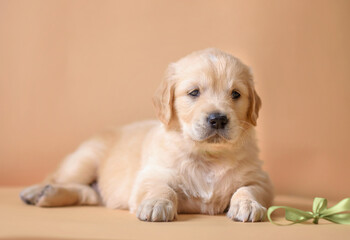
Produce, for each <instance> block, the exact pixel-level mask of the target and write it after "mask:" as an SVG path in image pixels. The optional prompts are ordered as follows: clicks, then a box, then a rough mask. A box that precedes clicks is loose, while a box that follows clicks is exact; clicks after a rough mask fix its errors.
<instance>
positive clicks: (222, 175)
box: [177, 164, 235, 203]
mask: <svg viewBox="0 0 350 240" xmlns="http://www.w3.org/2000/svg"><path fill="white" fill-rule="evenodd" d="M178 176H179V178H178V184H177V190H178V193H180V195H181V196H182V198H183V199H184V200H191V199H196V200H199V201H200V202H202V203H211V202H217V201H218V200H220V201H221V200H224V199H226V198H229V197H230V195H232V191H233V189H234V187H235V183H234V182H235V178H234V174H233V169H231V168H229V167H226V166H210V165H200V164H198V165H197V164H193V165H188V166H186V167H184V168H182V169H181V170H180V171H179V174H178Z"/></svg>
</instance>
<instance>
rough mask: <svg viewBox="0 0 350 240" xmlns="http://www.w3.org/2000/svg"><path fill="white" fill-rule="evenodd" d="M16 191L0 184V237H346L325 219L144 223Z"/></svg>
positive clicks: (346, 230)
mask: <svg viewBox="0 0 350 240" xmlns="http://www.w3.org/2000/svg"><path fill="white" fill-rule="evenodd" d="M19 190H20V189H18V188H17V189H16V188H11V189H5V188H0V213H1V214H0V239H7V238H17V239H30V238H32V239H40V238H42V239H51V238H52V239H151V238H152V239H191V240H192V239H231V240H232V239H252V238H254V239H284V240H288V239H337V240H342V239H348V238H349V237H350V226H346V225H337V224H333V223H328V222H325V221H322V222H321V223H320V224H319V225H313V224H298V225H293V226H286V227H279V226H275V225H273V224H271V223H269V222H263V223H238V222H232V221H231V220H229V219H228V218H227V217H225V216H206V215H180V216H179V218H178V220H177V221H175V222H172V223H149V222H141V221H139V220H137V219H136V217H135V216H134V215H132V214H130V213H129V212H127V211H121V210H111V209H106V208H103V207H66V208H37V207H33V206H28V205H25V204H23V203H22V202H20V200H19V197H18V194H19ZM276 204H287V205H289V206H295V207H299V208H303V209H305V210H307V209H309V208H310V207H311V206H310V205H311V204H312V199H301V198H295V197H294V198H293V197H283V196H281V197H277V201H276ZM277 219H278V218H277ZM280 221H282V220H280Z"/></svg>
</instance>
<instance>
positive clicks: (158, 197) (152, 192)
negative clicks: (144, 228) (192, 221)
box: [129, 170, 177, 222]
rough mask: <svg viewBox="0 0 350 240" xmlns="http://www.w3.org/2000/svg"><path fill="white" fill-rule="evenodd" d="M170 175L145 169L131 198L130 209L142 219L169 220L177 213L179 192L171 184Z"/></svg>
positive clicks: (152, 220)
mask: <svg viewBox="0 0 350 240" xmlns="http://www.w3.org/2000/svg"><path fill="white" fill-rule="evenodd" d="M169 178H170V175H167V174H164V172H162V171H159V170H151V172H148V171H147V170H146V171H143V172H142V173H141V174H140V175H139V176H138V178H137V180H136V183H135V185H134V189H133V191H132V194H131V198H130V202H129V205H130V211H131V212H135V211H136V216H137V217H138V218H139V219H140V220H142V221H151V222H168V221H172V220H174V219H175V218H176V215H177V194H176V192H175V191H174V190H173V189H172V188H171V187H170V186H169V182H170V181H169V180H170V179H169Z"/></svg>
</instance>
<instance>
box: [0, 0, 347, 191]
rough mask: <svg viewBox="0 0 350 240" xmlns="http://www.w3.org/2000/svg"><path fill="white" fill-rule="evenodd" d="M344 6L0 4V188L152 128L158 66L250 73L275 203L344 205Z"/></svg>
mask: <svg viewBox="0 0 350 240" xmlns="http://www.w3.org/2000/svg"><path fill="white" fill-rule="evenodd" d="M349 12H350V1H347V0H344V1H341V0H336V1H335V0H329V1H321V0H315V1H311V0H307V1H305V0H290V1H286V0H275V1H273V0H254V1H253V0H248V1H218V0H216V1H185V0H183V1H179V0H174V1H163V0H159V1H149V0H148V1H0V184H1V185H10V186H12V185H29V184H33V183H36V182H38V181H40V180H41V179H43V177H44V176H45V174H47V173H48V172H50V171H52V170H53V169H54V167H55V166H56V165H57V163H58V162H59V161H60V159H61V158H62V157H64V156H65V155H66V154H67V153H69V152H71V151H72V150H74V148H75V147H76V146H77V145H78V144H79V143H80V142H81V141H83V140H84V139H86V138H87V137H88V136H90V135H92V134H93V133H95V132H97V131H99V130H101V129H103V128H104V127H106V126H109V125H122V124H125V123H128V122H131V121H135V120H140V119H147V118H153V117H154V115H155V114H154V111H153V107H152V104H151V96H152V94H153V92H154V90H155V88H156V87H157V85H158V83H159V82H160V80H161V78H162V74H163V72H164V69H165V68H166V66H167V64H168V63H170V62H171V61H175V60H177V59H178V58H180V57H182V56H184V55H186V54H188V53H190V52H191V51H194V50H198V49H202V48H207V47H217V48H220V49H223V50H225V51H228V52H230V53H232V54H234V55H235V56H237V57H239V58H241V59H242V60H243V61H244V62H245V63H247V64H248V65H250V66H251V67H252V68H253V72H254V74H255V81H256V86H257V90H258V92H259V93H260V95H261V98H262V100H263V108H262V111H261V117H260V119H259V122H258V125H259V126H258V133H259V141H260V147H261V157H262V159H263V160H264V162H265V169H266V170H267V171H268V172H269V174H270V175H271V177H272V180H273V182H274V185H275V187H276V191H277V193H283V194H297V195H307V196H325V197H330V198H342V197H349V196H350V187H349V180H350V177H349V169H350V146H349V134H350V131H349V130H350V127H349V122H350V107H349V102H350V46H349V45H350V44H349V43H350V14H349Z"/></svg>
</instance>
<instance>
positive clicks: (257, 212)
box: [227, 199, 266, 222]
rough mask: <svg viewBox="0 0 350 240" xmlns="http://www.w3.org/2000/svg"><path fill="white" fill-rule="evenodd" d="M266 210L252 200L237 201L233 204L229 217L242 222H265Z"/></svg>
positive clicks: (228, 213)
mask: <svg viewBox="0 0 350 240" xmlns="http://www.w3.org/2000/svg"><path fill="white" fill-rule="evenodd" d="M265 216H266V208H265V207H263V206H262V205H261V204H260V203H258V202H257V201H254V200H251V199H236V200H234V201H232V202H231V206H230V208H229V210H228V212H227V217H229V218H230V219H232V220H235V221H240V222H260V221H264V219H265Z"/></svg>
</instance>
